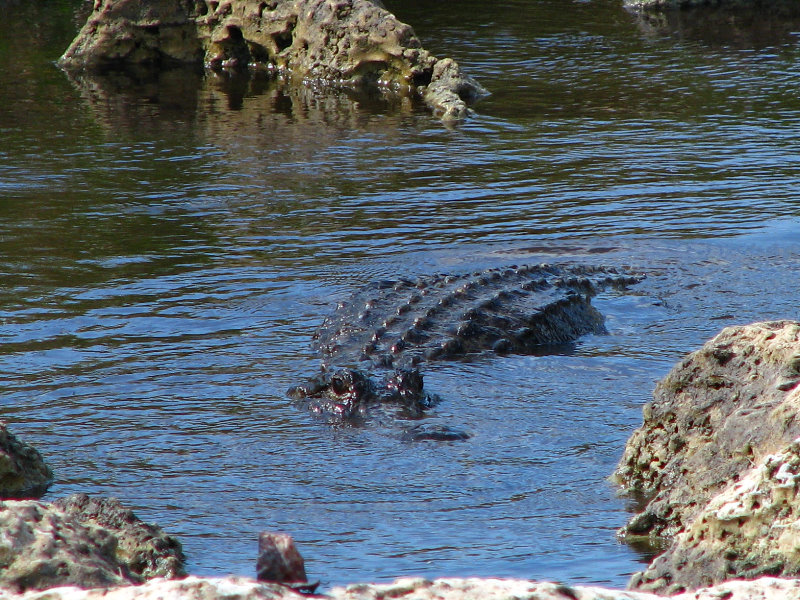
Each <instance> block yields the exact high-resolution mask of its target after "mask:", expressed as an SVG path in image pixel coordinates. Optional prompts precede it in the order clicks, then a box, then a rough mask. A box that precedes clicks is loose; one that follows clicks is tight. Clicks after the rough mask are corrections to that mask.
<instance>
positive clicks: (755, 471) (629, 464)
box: [615, 321, 800, 593]
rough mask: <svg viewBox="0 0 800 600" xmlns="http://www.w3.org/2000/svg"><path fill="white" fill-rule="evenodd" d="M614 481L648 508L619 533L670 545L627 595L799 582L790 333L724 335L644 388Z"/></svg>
mask: <svg viewBox="0 0 800 600" xmlns="http://www.w3.org/2000/svg"><path fill="white" fill-rule="evenodd" d="M643 412H644V424H643V425H642V427H641V428H639V429H638V430H637V431H636V432H635V433H634V434H633V436H632V437H631V438H630V439H629V441H628V443H627V446H626V449H625V453H624V455H623V458H622V460H621V462H620V464H619V466H618V468H617V472H616V474H615V475H616V478H617V480H618V482H619V483H621V484H622V486H623V487H624V489H626V490H627V491H629V492H633V493H635V494H639V495H641V496H643V497H644V498H645V499H649V503H647V505H646V506H645V508H644V510H643V511H642V512H641V513H639V514H638V515H636V516H635V517H634V518H633V519H631V521H630V522H629V523H628V524H627V526H626V527H625V528H624V529H623V530H622V534H623V535H624V536H627V537H629V538H633V539H635V538H636V537H638V536H645V537H650V538H655V537H659V536H660V537H663V538H671V537H673V536H674V540H673V541H672V546H671V547H670V548H669V549H668V550H667V551H666V552H665V553H664V554H663V555H662V556H660V557H658V558H657V559H656V560H655V561H654V562H653V564H652V565H650V567H649V568H648V569H647V570H646V571H645V572H644V573H641V574H637V575H635V576H634V577H633V579H632V580H631V587H632V588H636V589H644V590H648V591H656V592H659V593H674V592H679V591H683V590H690V589H694V588H697V587H700V586H703V585H710V584H714V583H717V582H720V581H724V580H725V579H734V578H754V577H758V576H760V575H765V574H770V575H795V574H797V573H798V571H800V567H798V566H797V565H800V563H799V562H798V558H800V535H798V528H797V527H796V526H795V525H794V520H795V519H796V518H797V516H796V513H797V512H798V502H799V501H800V500H799V499H798V498H797V483H796V479H797V473H798V465H800V458H799V457H798V449H799V448H800V446H799V445H798V443H797V442H795V439H796V438H797V437H798V436H800V422H798V418H797V416H798V414H800V323H797V322H794V321H777V322H767V323H755V324H753V325H747V326H742V327H729V328H726V329H724V330H723V331H722V332H721V333H720V334H719V335H718V336H716V337H715V338H713V339H712V340H711V341H709V342H707V343H706V344H705V345H704V346H703V347H702V348H701V349H700V350H698V351H696V352H694V353H692V354H690V355H689V356H688V357H687V358H686V359H684V360H683V361H682V362H681V363H680V364H678V365H677V366H676V367H675V368H674V369H673V370H672V371H671V372H670V373H669V374H668V375H667V376H666V377H665V378H664V379H663V380H662V381H661V382H660V383H659V384H658V386H657V387H656V391H655V394H654V401H653V402H652V403H651V404H648V405H646V406H645V408H644V411H643Z"/></svg>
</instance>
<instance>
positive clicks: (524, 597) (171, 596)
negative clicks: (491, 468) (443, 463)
mask: <svg viewBox="0 0 800 600" xmlns="http://www.w3.org/2000/svg"><path fill="white" fill-rule="evenodd" d="M309 597H310V596H306V595H301V594H299V593H297V592H295V591H294V590H292V589H291V588H289V587H286V586H283V585H280V584H277V583H265V582H258V581H255V580H252V579H247V578H243V577H225V578H200V577H187V578H186V579H181V580H164V579H153V580H151V581H149V582H147V583H145V584H143V585H138V586H125V587H117V588H113V589H102V588H100V589H88V590H87V589H81V588H78V587H60V588H54V589H50V590H47V591H44V592H28V593H25V594H20V595H18V594H15V593H13V592H11V591H7V590H6V591H3V590H0V600H301V599H302V598H309ZM311 597H315V598H330V599H331V600H389V599H390V598H393V599H394V598H398V599H404V598H405V599H406V600H511V599H514V600H660V599H662V598H663V596H656V595H654V594H649V593H644V592H630V591H628V592H626V591H622V590H611V589H605V588H599V587H587V586H567V585H560V584H556V583H546V582H535V581H525V580H514V579H436V580H433V581H430V580H426V579H418V578H409V579H399V580H397V581H396V582H394V583H389V584H355V585H351V586H348V587H346V588H335V589H333V590H331V591H330V592H329V593H328V594H326V595H324V596H311ZM674 598H675V599H676V600H721V599H724V600H800V582H798V581H796V580H785V579H774V578H763V579H760V580H758V581H732V582H728V583H725V584H722V585H719V586H716V587H713V588H707V589H702V590H698V591H697V592H691V593H687V594H681V595H679V596H674Z"/></svg>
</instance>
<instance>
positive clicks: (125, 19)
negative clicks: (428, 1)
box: [59, 0, 487, 120]
mask: <svg viewBox="0 0 800 600" xmlns="http://www.w3.org/2000/svg"><path fill="white" fill-rule="evenodd" d="M176 63H196V64H198V65H199V64H205V65H206V66H207V67H209V68H211V69H232V70H241V69H251V70H256V71H257V70H264V71H267V72H270V73H273V74H275V75H281V76H285V77H287V78H289V79H291V80H294V81H297V82H302V83H306V84H310V85H319V84H323V85H334V86H340V87H344V88H364V87H370V88H376V89H381V90H384V91H386V92H387V93H392V94H400V95H409V96H417V97H421V98H423V99H424V101H425V102H426V103H427V104H428V105H429V106H430V107H431V108H432V109H433V110H434V112H435V113H436V114H437V115H439V116H440V117H442V118H443V119H448V120H457V119H462V118H464V117H465V116H466V115H467V114H468V112H469V109H468V107H467V103H468V102H471V101H473V100H475V99H477V98H479V97H480V96H482V95H485V94H486V93H487V92H486V90H484V89H483V88H482V87H481V86H480V85H479V84H478V83H476V82H475V81H474V80H473V79H472V78H470V77H468V76H466V75H465V74H464V73H463V72H462V71H461V69H460V67H459V66H458V64H457V63H455V61H453V60H452V59H443V60H439V59H437V58H436V57H434V56H432V55H431V54H430V53H429V52H428V51H427V50H425V49H424V48H422V44H421V43H420V41H419V39H418V38H417V37H416V35H415V34H414V31H413V30H412V28H411V27H410V26H409V25H407V24H405V23H402V22H401V21H399V20H398V19H397V18H396V17H395V16H394V15H392V14H391V13H390V12H388V11H387V10H385V9H384V8H383V7H382V6H381V5H379V3H377V2H370V1H369V0H273V1H271V2H259V1H255V0H225V1H222V2H220V1H216V0H200V1H197V2H194V1H191V2H189V1H186V0H154V1H152V2H144V1H143V0H97V1H96V2H95V6H94V11H93V12H92V14H91V15H90V16H89V19H88V20H87V23H86V25H85V26H84V27H83V29H82V30H81V32H80V33H79V34H78V36H77V37H76V38H75V40H74V41H73V42H72V44H71V45H70V47H69V48H68V49H67V51H66V52H65V53H64V55H63V56H62V57H61V58H60V59H59V64H60V65H61V66H62V67H63V68H65V69H86V70H92V71H98V70H106V69H110V68H119V67H121V66H132V65H151V66H158V67H164V66H168V65H174V64H176Z"/></svg>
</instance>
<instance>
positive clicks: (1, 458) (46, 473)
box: [0, 421, 53, 498]
mask: <svg viewBox="0 0 800 600" xmlns="http://www.w3.org/2000/svg"><path fill="white" fill-rule="evenodd" d="M51 483H53V472H52V471H51V470H50V467H48V466H47V465H46V464H45V463H44V460H43V459H42V456H41V454H39V451H38V450H36V448H33V447H31V446H29V445H28V444H26V443H24V442H22V441H20V440H19V439H17V437H16V436H14V434H12V433H11V432H10V431H9V430H8V427H7V426H6V423H4V422H2V421H0V498H24V497H39V496H41V495H42V494H44V492H45V490H47V488H48V486H49V485H50V484H51Z"/></svg>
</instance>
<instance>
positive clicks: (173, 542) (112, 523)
mask: <svg viewBox="0 0 800 600" xmlns="http://www.w3.org/2000/svg"><path fill="white" fill-rule="evenodd" d="M53 506H56V507H58V508H60V509H62V510H63V511H64V512H65V513H67V514H68V515H70V516H74V517H75V518H76V519H79V520H80V521H81V523H83V524H84V525H87V526H92V527H100V528H103V529H105V530H107V531H109V532H111V533H112V534H113V535H114V537H115V538H116V539H117V548H116V553H115V555H116V559H117V560H118V561H119V562H121V563H122V564H124V565H125V566H126V567H127V568H128V569H129V570H130V571H131V573H132V574H133V575H135V576H136V577H138V578H139V579H141V580H146V579H152V578H154V577H167V578H174V577H181V576H183V575H185V572H184V568H183V564H184V561H185V557H184V555H183V549H182V547H181V544H180V542H179V541H178V540H177V539H176V538H174V537H172V536H170V535H167V534H165V533H164V531H163V530H162V529H161V528H160V527H159V526H157V525H153V524H151V523H145V522H144V521H142V520H141V519H139V518H138V517H137V516H136V515H135V514H134V513H133V511H132V510H130V509H128V508H125V507H124V506H123V505H122V504H121V503H120V501H119V500H117V499H116V498H97V497H92V496H88V495H87V494H73V495H71V496H68V497H66V498H60V499H58V500H56V501H55V502H54V503H53Z"/></svg>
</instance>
